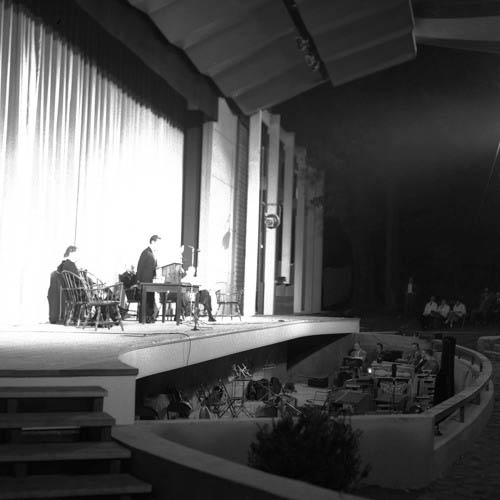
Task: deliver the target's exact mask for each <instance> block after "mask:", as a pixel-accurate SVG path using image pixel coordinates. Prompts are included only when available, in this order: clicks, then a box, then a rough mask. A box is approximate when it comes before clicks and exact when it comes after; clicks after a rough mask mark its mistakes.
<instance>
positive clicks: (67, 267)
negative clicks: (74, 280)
mask: <svg viewBox="0 0 500 500" xmlns="http://www.w3.org/2000/svg"><path fill="white" fill-rule="evenodd" d="M57 271H58V272H60V273H62V272H63V271H71V272H72V273H73V274H76V275H77V276H79V273H78V268H77V267H76V264H75V263H74V262H73V261H72V260H69V259H64V260H63V261H62V262H61V263H60V264H59V266H58V267H57Z"/></svg>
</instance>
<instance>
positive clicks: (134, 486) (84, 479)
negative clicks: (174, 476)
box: [0, 474, 151, 500]
mask: <svg viewBox="0 0 500 500" xmlns="http://www.w3.org/2000/svg"><path fill="white" fill-rule="evenodd" d="M150 492H151V485H149V484H147V483H145V482H143V481H141V480H139V479H137V478H135V477H133V476H130V475H129V474H95V475H77V476H68V475H46V476H26V477H21V478H11V477H9V478H5V477H2V478H0V500H16V499H27V498H66V497H93V496H104V495H134V494H145V493H150Z"/></svg>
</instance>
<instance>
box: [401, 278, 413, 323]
mask: <svg viewBox="0 0 500 500" xmlns="http://www.w3.org/2000/svg"><path fill="white" fill-rule="evenodd" d="M415 302H416V290H415V283H414V282H413V277H412V276H410V278H409V279H408V283H407V284H406V287H405V295H404V309H403V315H404V317H405V318H408V319H409V318H413V317H414V316H415Z"/></svg>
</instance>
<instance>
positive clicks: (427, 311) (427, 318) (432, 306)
mask: <svg viewBox="0 0 500 500" xmlns="http://www.w3.org/2000/svg"><path fill="white" fill-rule="evenodd" d="M437 308H438V305H437V302H436V297H434V295H433V296H432V297H431V298H430V299H429V302H427V304H425V307H424V311H423V313H422V327H423V328H424V329H427V328H429V326H430V324H431V320H432V313H433V312H436V311H437Z"/></svg>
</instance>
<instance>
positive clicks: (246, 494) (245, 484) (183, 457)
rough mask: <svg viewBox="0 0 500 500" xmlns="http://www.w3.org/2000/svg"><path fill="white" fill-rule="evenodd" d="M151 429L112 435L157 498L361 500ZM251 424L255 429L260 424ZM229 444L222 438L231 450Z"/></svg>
mask: <svg viewBox="0 0 500 500" xmlns="http://www.w3.org/2000/svg"><path fill="white" fill-rule="evenodd" d="M153 425H154V424H153ZM160 425H161V426H164V425H165V424H160ZM166 425H169V424H166ZM247 426H248V424H247ZM151 427H152V426H151V424H145V425H144V424H141V425H135V426H124V427H117V428H114V429H113V437H114V438H115V439H117V440H118V441H120V442H121V443H123V444H124V445H125V446H127V447H129V448H130V449H131V450H132V458H131V460H130V461H129V463H128V467H129V471H130V472H131V473H132V474H134V475H135V476H137V477H139V478H141V479H143V480H145V481H147V482H148V483H150V484H152V486H153V492H152V496H153V497H154V498H155V499H156V500H184V499H187V498H189V500H206V499H207V498H212V497H215V496H216V498H217V499H218V500H234V499H235V498H237V499H238V500H256V499H258V500H278V499H281V500H285V499H290V500H304V499H310V500H313V499H314V500H356V499H358V500H361V499H360V497H356V496H353V495H349V494H346V493H338V492H336V491H332V490H326V489H324V488H319V487H316V486H312V485H309V484H307V483H303V482H300V481H295V480H292V479H287V478H283V477H278V476H274V475H272V474H267V473H265V472H262V471H259V470H256V469H251V468H250V467H246V466H244V465H241V464H238V463H234V462H231V461H229V460H225V459H222V458H219V457H216V456H214V455H209V454H206V453H202V452H199V451H197V450H194V449H192V448H189V447H186V446H183V445H180V444H177V443H174V442H171V441H166V440H162V439H159V438H158V435H157V434H156V433H153V432H151ZM252 428H253V429H254V430H255V424H253V425H252ZM228 442H229V441H228V440H227V439H225V440H224V441H221V443H225V447H226V448H230V446H227V444H228Z"/></svg>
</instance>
